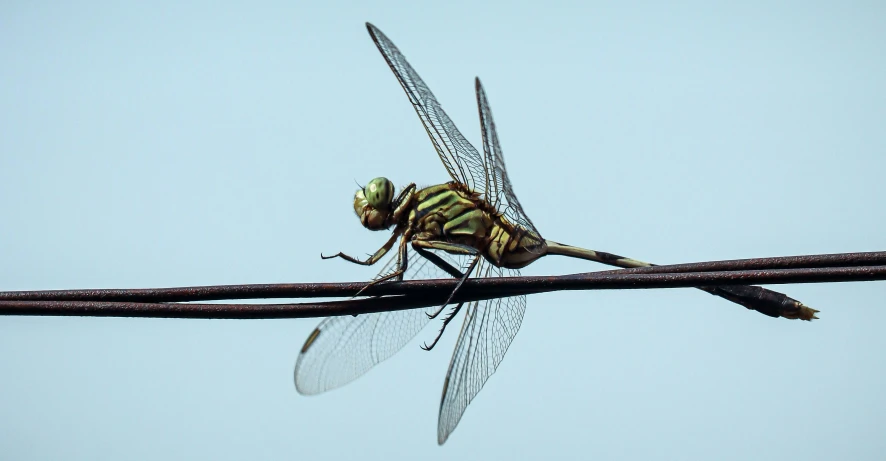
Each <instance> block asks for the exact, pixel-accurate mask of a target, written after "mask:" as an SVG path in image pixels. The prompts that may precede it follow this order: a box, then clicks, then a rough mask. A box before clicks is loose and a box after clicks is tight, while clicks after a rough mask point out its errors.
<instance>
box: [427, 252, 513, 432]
mask: <svg viewBox="0 0 886 461" xmlns="http://www.w3.org/2000/svg"><path fill="white" fill-rule="evenodd" d="M485 266H486V268H484V269H483V272H481V273H483V274H485V276H489V275H492V276H494V277H500V276H502V275H503V273H504V275H507V276H517V275H520V273H519V271H516V270H512V269H501V268H497V267H494V266H491V265H489V264H488V263H487V264H485ZM490 273H491V274H490ZM525 311H526V296H512V297H509V298H496V299H489V300H485V301H475V302H473V303H471V304H470V305H469V306H467V312H465V320H464V323H463V324H462V328H461V333H459V336H458V340H457V342H456V344H455V352H454V353H453V354H452V360H451V361H450V363H449V370H447V372H446V380H445V381H444V383H443V397H442V399H441V401H440V419H439V422H438V425H437V442H438V443H439V444H441V445H442V444H443V443H444V442H446V439H447V438H448V437H449V434H451V433H452V431H453V430H455V426H457V425H458V422H459V420H461V416H462V414H464V411H465V408H467V406H468V404H469V403H471V400H473V398H474V396H476V395H477V393H478V392H480V389H482V388H483V385H484V384H485V383H486V380H487V379H489V377H490V376H492V373H494V372H495V369H496V368H498V364H499V363H501V360H502V359H503V358H504V355H505V352H507V350H508V347H509V346H510V345H511V341H513V340H514V336H516V335H517V331H518V330H519V329H520V324H521V323H522V321H523V313H524V312H525Z"/></svg>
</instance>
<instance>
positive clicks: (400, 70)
mask: <svg viewBox="0 0 886 461" xmlns="http://www.w3.org/2000/svg"><path fill="white" fill-rule="evenodd" d="M366 28H367V29H368V30H369V35H371V36H372V40H373V41H374V42H375V45H376V46H377V47H378V50H379V51H381V54H382V56H384V58H385V61H387V63H388V66H389V67H390V68H391V70H392V71H393V72H394V75H396V76H397V80H399V81H400V86H402V87H403V90H404V91H406V96H408V97H409V102H411V103H412V107H413V108H415V112H416V113H417V114H418V117H419V118H420V119H421V123H422V124H423V125H424V127H425V131H427V133H428V136H429V137H430V138H431V142H432V143H433V144H434V149H436V150H437V154H438V155H439V156H440V160H442V161H443V165H445V166H446V170H447V171H449V176H451V177H452V179H453V180H454V181H457V182H460V183H462V184H465V185H467V186H468V187H470V188H471V189H472V190H474V191H475V192H478V193H480V194H483V198H485V197H486V196H487V195H488V194H489V193H490V191H489V190H488V189H487V183H488V181H487V179H486V168H485V166H484V161H483V156H482V155H480V153H479V152H477V149H476V148H474V146H472V145H471V143H470V142H468V140H467V139H465V137H464V136H463V135H462V134H461V132H459V131H458V128H456V127H455V124H454V123H452V120H451V119H450V118H449V116H448V115H446V112H444V111H443V108H442V107H441V106H440V103H439V102H437V98H435V97H434V94H433V93H431V90H430V89H429V88H428V86H427V85H426V84H425V82H424V81H422V79H421V77H419V76H418V73H416V72H415V70H414V69H413V68H412V66H410V65H409V63H408V62H407V61H406V57H404V56H403V54H402V53H400V50H398V49H397V47H396V46H394V44H393V43H392V42H391V40H390V39H388V37H386V36H385V34H383V33H382V31H380V30H378V29H377V28H376V27H375V26H373V25H372V24H369V23H368V22H367V23H366Z"/></svg>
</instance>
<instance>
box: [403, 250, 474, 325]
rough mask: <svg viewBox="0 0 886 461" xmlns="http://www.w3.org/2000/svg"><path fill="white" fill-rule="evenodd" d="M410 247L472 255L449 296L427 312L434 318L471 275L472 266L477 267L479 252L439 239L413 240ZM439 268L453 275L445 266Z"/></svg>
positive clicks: (450, 267) (429, 316)
mask: <svg viewBox="0 0 886 461" xmlns="http://www.w3.org/2000/svg"><path fill="white" fill-rule="evenodd" d="M412 247H413V248H415V250H416V251H418V250H419V249H434V250H443V251H446V252H449V253H453V254H462V255H473V256H474V259H472V260H471V264H470V265H469V266H468V268H467V270H466V271H465V272H464V274H461V277H460V278H459V281H458V284H457V285H456V286H455V288H454V289H453V290H452V293H450V294H449V298H447V299H446V302H444V303H443V304H442V305H441V306H440V308H438V309H437V310H436V311H434V313H432V314H428V318H430V319H434V318H437V316H439V315H440V313H441V312H443V309H445V308H446V306H447V305H448V304H449V303H450V302H451V301H452V298H453V297H455V293H457V292H458V289H459V288H461V286H462V285H463V284H464V283H465V280H467V279H468V277H470V276H471V272H473V271H474V268H475V267H477V263H478V262H480V252H479V251H477V249H476V248H474V247H471V246H468V245H461V244H458V243H449V242H440V241H436V240H413V241H412ZM435 256H436V255H435ZM431 262H435V261H434V260H431ZM446 265H447V266H449V269H451V270H453V271H455V273H457V272H458V271H457V270H456V269H455V268H454V267H452V266H451V265H449V264H446ZM441 269H443V270H445V271H446V272H448V273H449V274H450V275H453V276H454V275H455V274H454V272H450V270H448V269H447V268H446V267H442V266H441Z"/></svg>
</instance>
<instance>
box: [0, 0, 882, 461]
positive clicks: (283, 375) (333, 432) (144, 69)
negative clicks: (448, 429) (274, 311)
mask: <svg viewBox="0 0 886 461" xmlns="http://www.w3.org/2000/svg"><path fill="white" fill-rule="evenodd" d="M53 3H54V4H53ZM370 3H372V5H371V6H370ZM732 3H737V2H728V3H727V2H724V3H723V4H721V5H714V4H711V2H697V3H679V4H675V5H672V6H670V7H662V6H661V5H660V4H659V3H658V2H647V3H632V2H617V3H616V2H612V3H610V4H602V3H594V2H575V3H572V4H567V3H559V2H488V3H485V4H478V3H477V2H473V1H471V2H468V1H447V2H436V3H434V4H430V3H426V2H397V3H394V2H387V3H384V4H375V2H350V3H348V2H310V3H309V4H308V3H306V2H300V1H294V2H293V1H286V2H276V3H273V2H271V3H269V2H248V3H247V2H243V3H242V4H239V5H236V4H219V3H216V2H202V3H201V2H190V3H188V5H182V4H181V3H180V2H153V3H151V4H150V5H149V6H132V5H130V6H120V4H119V3H118V2H107V3H106V4H103V3H100V2H46V3H43V4H41V5H37V4H35V3H33V2H9V1H7V2H3V5H2V7H0V8H2V9H0V44H2V46H0V62H2V64H0V126H2V127H3V128H2V134H0V219H2V225H0V258H2V260H0V290H29V289H60V288H100V287H162V286H187V285H206V284H228V283H259V282H311V281H356V280H367V279H369V278H371V277H372V276H373V275H374V274H375V272H376V270H375V269H374V268H364V267H359V266H355V265H351V264H348V263H345V262H343V261H321V260H320V258H319V254H320V252H321V251H323V252H327V253H328V252H334V251H338V250H344V251H347V252H349V253H352V254H361V253H366V252H371V251H374V250H375V249H376V248H378V247H379V246H380V245H381V244H382V243H383V242H384V240H385V238H386V234H384V233H372V232H369V231H366V230H365V229H363V228H362V227H361V226H360V224H359V221H358V220H357V219H356V218H355V217H354V214H353V211H352V210H351V200H352V196H353V193H354V190H355V185H354V180H357V181H360V182H365V181H367V180H369V179H371V178H373V177H376V176H382V175H384V176H387V177H389V178H391V179H392V180H393V181H394V182H395V184H397V185H403V184H406V183H409V182H417V183H419V184H422V185H430V184H435V183H439V182H443V181H446V180H447V179H448V178H447V176H446V173H445V170H444V169H443V167H442V165H441V164H440V163H439V161H438V160H437V158H436V155H435V154H434V151H433V149H432V146H431V144H430V142H429V141H428V139H427V136H426V135H425V133H424V130H423V129H422V128H421V125H420V123H419V121H418V119H417V117H416V116H415V113H414V112H413V111H412V109H411V108H410V105H409V102H408V100H407V99H406V97H405V95H404V94H403V93H402V91H401V89H400V88H399V85H398V84H397V82H396V80H395V78H394V76H393V75H392V74H391V72H390V71H389V70H388V68H387V66H386V65H385V64H384V61H383V59H382V58H381V56H380V55H379V53H378V51H377V50H376V49H375V46H374V45H373V44H372V41H371V40H370V38H369V36H368V34H367V33H366V29H365V27H364V25H363V23H364V22H365V21H371V22H373V23H374V24H375V25H377V26H378V27H379V28H380V29H381V30H383V31H384V32H385V33H386V34H387V35H388V36H389V37H390V38H391V39H392V40H393V41H394V42H395V43H396V44H397V45H398V46H399V47H400V49H401V50H402V51H403V53H404V54H405V55H406V57H407V58H408V59H409V60H410V62H411V63H412V64H413V66H414V67H415V68H416V70H417V71H418V72H419V73H420V74H421V76H422V77H423V78H424V80H425V81H426V82H427V83H428V85H429V86H430V87H431V88H432V89H433V90H434V92H435V93H436V95H437V97H438V99H439V100H440V101H441V103H442V104H443V106H444V108H445V109H446V110H447V112H448V113H449V115H450V116H451V117H452V118H453V120H454V121H455V122H456V123H457V124H458V126H459V127H460V128H461V130H462V131H463V132H464V133H465V135H466V136H467V137H468V138H469V139H470V140H472V141H473V142H474V143H475V144H478V143H479V138H480V134H479V129H478V120H477V110H476V107H475V102H474V95H473V78H474V76H476V75H479V76H480V77H481V78H482V79H483V82H484V85H485V87H486V90H487V94H488V95H489V99H490V102H491V105H492V108H493V110H494V114H495V120H496V123H497V126H498V129H499V135H500V137H501V141H502V146H503V148H504V151H505V156H506V158H507V162H508V167H509V170H510V174H511V179H512V180H513V182H514V185H515V189H516V191H517V193H518V194H519V197H520V199H521V201H522V203H523V205H524V207H525V209H526V211H527V212H528V213H529V214H530V216H531V217H532V219H533V220H534V222H535V224H536V226H537V227H538V228H539V229H540V230H541V232H542V234H543V235H545V236H546V237H548V238H551V239H554V240H557V241H562V242H565V243H569V244H574V245H580V246H586V247H590V248H594V249H599V250H604V251H612V252H616V253H620V254H624V255H627V256H632V257H636V258H640V259H645V260H649V261H652V262H657V263H677V262H691V261H700V260H714V259H729V258H742V257H758V256H780V255H795V254H812V253H834V252H845V251H873V250H883V249H884V243H883V242H884V241H883V238H882V236H883V229H884V225H886V221H884V218H883V211H882V210H883V208H882V199H883V197H884V194H886V185H884V182H883V172H884V171H886V161H884V155H883V154H884V151H886V131H884V129H883V127H884V125H886V123H884V122H886V86H884V82H886V54H884V53H883V50H884V49H886V32H884V31H886V8H884V7H883V3H882V2H866V3H862V2H855V3H847V2H831V3H830V5H828V4H826V3H823V2H812V3H810V2H800V1H797V2H791V3H780V4H779V5H772V4H771V3H772V2H762V1H761V2H741V5H734V4H732ZM602 268H603V267H602V266H599V265H596V264H591V263H584V262H581V261H575V260H569V259H557V258H554V257H551V258H546V259H544V260H541V261H539V262H538V263H536V264H534V265H532V266H530V267H529V268H528V269H527V270H526V271H524V273H528V274H561V273H562V274H565V273H573V272H581V271H588V270H599V269H602ZM776 289H778V290H781V291H785V292H786V293H788V294H790V295H791V296H793V297H795V298H797V299H800V300H802V301H804V302H806V303H807V304H809V305H811V306H813V307H815V308H818V309H821V311H822V313H821V320H818V321H816V322H814V323H808V322H800V321H790V320H784V319H771V318H768V317H764V316H762V315H760V314H757V313H754V312H750V311H747V310H745V309H743V308H741V307H738V306H736V305H733V304H731V303H728V302H725V301H723V300H720V299H717V298H715V297H712V296H709V295H706V294H704V293H700V292H698V291H697V290H688V289H684V290H669V291H664V290H660V291H645V292H639V291H631V292H628V291H622V292H616V291H610V292H584V293H580V292H570V293H557V294H543V295H536V296H532V297H530V298H529V308H528V311H527V314H526V317H525V319H524V323H523V328H522V329H521V331H520V334H518V335H517V338H516V339H515V341H514V344H513V345H512V347H511V349H510V350H509V352H508V354H507V357H506V358H505V360H504V361H503V363H502V365H501V367H500V368H499V370H498V372H497V373H496V374H495V375H494V376H493V377H492V378H491V379H490V380H489V382H488V383H487V385H486V387H485V388H484V389H483V391H482V392H481V393H480V394H479V396H478V398H477V399H476V400H475V401H474V402H473V403H472V404H471V405H470V406H469V407H468V410H467V412H466V413H465V416H464V418H463V419H462V421H461V424H460V425H459V427H458V429H457V430H456V431H455V432H454V433H453V435H452V437H451V438H450V439H449V441H448V442H447V444H446V445H445V446H443V447H442V448H441V447H438V446H437V444H436V424H437V420H436V417H437V405H438V403H439V395H440V390H441V387H442V382H443V376H444V373H445V370H446V366H447V363H448V361H449V356H450V354H451V350H452V346H453V344H454V340H455V332H457V328H455V329H452V330H451V331H450V332H449V334H448V335H447V336H446V337H444V339H443V341H442V342H441V344H440V345H439V346H438V347H437V348H436V349H435V350H434V351H432V352H430V353H428V352H424V351H422V350H420V349H419V347H418V345H419V344H421V342H422V341H427V340H429V339H430V338H432V337H433V335H434V333H435V331H436V329H435V328H431V327H429V328H428V329H427V330H425V331H424V332H423V333H421V334H420V335H419V337H418V338H417V340H415V341H414V342H413V343H411V344H410V345H409V346H407V348H406V349H405V350H404V351H402V352H401V353H400V354H398V355H397V356H395V357H394V358H393V359H391V360H390V361H388V362H385V363H383V364H382V365H380V366H379V367H377V368H376V369H375V370H372V371H371V372H370V373H368V374H367V375H366V376H364V377H363V378H361V379H359V380H357V381H355V382H354V383H351V384H350V385H348V386H345V387H343V388H341V389H338V390H335V391H332V392H329V393H327V394H323V395H321V396H317V397H303V396H300V395H298V394H297V393H296V391H295V388H294V386H293V383H292V367H293V365H294V363H295V359H296V354H297V352H298V349H299V347H300V346H301V344H302V343H303V341H304V339H305V338H306V336H307V335H308V333H309V332H310V331H311V329H312V328H313V327H314V326H315V325H316V323H317V322H318V321H319V320H313V319H309V320H248V321H221V320H213V321H206V320H160V319H93V318H37V317H27V318H23V317H4V318H0V373H2V379H0V414H2V415H3V416H2V418H0V453H3V458H4V459H10V460H45V459H66V460H78V459H82V460H119V459H132V460H142V459H143V460H154V459H219V460H240V459H318V460H319V459H385V460H393V459H410V460H412V459H419V458H420V459H443V458H446V459H460V460H470V459H484V460H487V459H499V458H501V459H507V458H521V459H526V458H541V457H546V458H547V457H552V458H556V459H700V460H707V459H735V460H742V459H761V460H762V459H773V460H783V459H804V460H819V459H820V460H827V459H882V458H883V456H884V452H886V437H883V435H884V427H886V394H884V393H883V388H884V384H886V373H884V370H886V359H884V351H886V335H884V334H883V326H882V322H881V319H882V316H883V314H884V306H883V303H884V295H886V284H884V283H882V282H881V283H846V284H831V285H795V286H783V287H780V288H776Z"/></svg>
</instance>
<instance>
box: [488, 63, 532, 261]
mask: <svg viewBox="0 0 886 461" xmlns="http://www.w3.org/2000/svg"><path fill="white" fill-rule="evenodd" d="M475 88H476V91H477V106H478V107H479V110H480V128H481V130H482V132H483V152H484V154H485V158H486V165H487V170H488V171H489V172H490V174H489V183H490V184H489V190H490V195H489V196H488V197H487V199H486V200H487V201H489V203H490V204H491V205H492V206H494V207H495V209H496V210H498V211H499V212H500V213H501V214H503V215H504V216H505V218H507V219H508V220H509V221H510V222H512V223H513V224H517V225H519V226H521V227H523V228H524V229H526V230H528V231H530V232H532V233H534V234H535V235H537V236H538V238H539V240H540V239H541V234H540V233H539V232H538V229H536V228H535V225H533V224H532V221H531V220H530V219H529V217H528V216H526V213H525V212H524V211H523V207H522V206H520V201H519V200H517V195H516V194H514V188H513V186H512V185H511V180H510V179H509V178H508V171H507V169H505V158H504V155H503V154H502V152H501V145H499V143H498V133H497V132H496V131H495V121H494V120H493V119H492V109H491V108H490V107H489V100H487V99H486V92H485V91H484V90H483V85H482V84H481V83H480V79H479V78H478V79H476V81H475ZM536 248H542V247H536Z"/></svg>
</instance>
